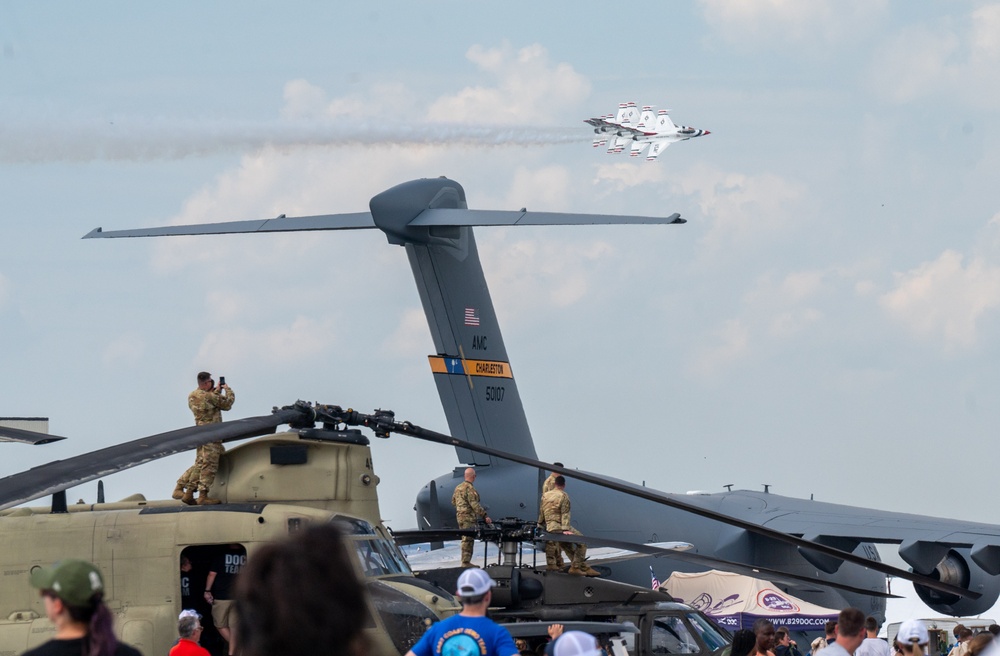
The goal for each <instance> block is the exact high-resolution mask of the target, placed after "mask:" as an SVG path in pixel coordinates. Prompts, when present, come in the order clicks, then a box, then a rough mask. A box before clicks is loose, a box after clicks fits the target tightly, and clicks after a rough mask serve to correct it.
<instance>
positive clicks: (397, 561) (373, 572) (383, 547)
mask: <svg viewBox="0 0 1000 656" xmlns="http://www.w3.org/2000/svg"><path fill="white" fill-rule="evenodd" d="M350 543H351V544H352V545H353V546H354V550H355V552H356V553H357V555H358V562H359V563H361V569H362V571H363V572H364V574H365V576H383V575H386V574H411V573H412V571H411V570H410V566H409V565H407V564H406V560H405V559H404V558H403V557H402V556H401V555H400V554H399V551H398V550H397V549H396V548H395V545H393V544H392V543H390V542H389V541H388V540H385V539H384V538H372V539H370V540H351V541H350Z"/></svg>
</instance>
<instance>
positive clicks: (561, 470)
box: [316, 405, 982, 599]
mask: <svg viewBox="0 0 1000 656" xmlns="http://www.w3.org/2000/svg"><path fill="white" fill-rule="evenodd" d="M316 411H317V414H322V415H323V416H325V417H327V418H328V419H330V420H333V421H339V422H341V423H345V424H349V425H358V426H365V427H367V428H370V429H372V431H374V433H375V436H376V437H388V436H389V435H390V434H391V433H399V434H401V435H409V436H410V437H416V438H418V439H422V440H426V441H428V442H435V443H437V444H444V445H447V446H453V447H457V448H461V449H468V450H470V451H475V452H477V453H482V454H485V455H490V456H494V457H496V458H500V459H503V460H509V461H511V462H517V463H520V464H522V465H527V466H529V467H537V468H539V469H545V470H547V471H553V472H556V473H557V474H562V475H563V476H567V477H570V478H573V479H576V480H581V481H585V482H587V483H591V484H593V485H599V486H601V487H605V488H608V489H611V490H615V491H618V492H622V493H624V494H628V495H630V496H633V497H637V498H640V499H646V500H647V501H652V502H654V503H659V504H661V505H665V506H668V507H671V508H676V509H678V510H683V511H685V512H689V513H691V514H694V515H699V516H701V517H705V518H707V519H711V520H714V521H717V522H720V523H723V524H727V525H729V526H735V527H737V528H741V529H743V530H745V531H747V532H749V533H754V534H756V535H760V536H763V537H767V538H771V539H773V540H776V541H778V542H783V543H785V544H789V545H792V546H795V547H798V548H801V549H806V550H810V551H815V552H818V553H821V554H824V555H826V556H830V557H831V558H836V559H839V560H843V561H846V562H849V563H853V564H855V565H860V566H861V567H866V568H868V569H871V570H874V571H876V572H881V573H882V574H886V575H889V576H896V577H898V578H901V579H904V580H907V581H910V582H912V583H917V584H920V585H922V586H924V587H927V588H930V589H932V590H938V591H940V592H945V593H948V594H952V595H958V596H960V597H967V598H969V599H979V598H980V597H981V596H982V595H981V594H980V593H978V592H974V591H972V590H967V589H965V588H962V587H959V586H954V585H950V584H947V583H942V582H941V581H939V580H937V579H933V578H931V577H929V576H923V575H922V574H917V573H916V572H908V571H906V570H903V569H900V568H898V567H893V566H891V565H887V564H885V563H882V562H879V561H874V560H868V559H867V558H864V557H863V556H858V555H855V554H853V553H850V552H848V551H843V550H841V549H837V548H835V547H831V546H828V545H825V544H820V543H818V542H812V541H810V540H805V539H803V538H800V537H796V536H794V535H791V534H789V533H783V532H781V531H776V530H774V529H770V528H767V527H766V526H762V525H760V524H755V523H753V522H748V521H745V520H742V519H739V518H737V517H732V516H730V515H726V514H723V513H720V512H716V511H714V510H709V509H707V508H701V507H699V506H696V505H693V504H690V503H687V502H685V501H681V500H680V499H678V498H676V495H670V494H667V493H664V492H659V491H657V490H653V489H651V488H647V487H641V486H638V485H634V484H632V483H627V482H625V481H619V480H613V479H609V478H606V477H604V476H600V475H597V474H591V473H589V472H585V471H580V470H577V469H567V468H566V467H559V466H557V465H555V464H552V463H547V462H542V461H541V460H535V459H534V458H528V457H526V456H521V455H517V454H514V453H508V452H506V451H501V450H500V449H494V448H492V447H488V446H483V445H480V444H473V443H472V442H467V441H465V440H460V439H458V438H456V437H452V436H450V435H446V434H444V433H438V432H436V431H432V430H428V429H426V428H421V427H420V426H417V425H415V424H411V423H410V422H398V421H396V419H395V413H393V412H392V411H389V410H376V411H375V413H374V414H371V415H366V414H362V413H359V412H357V411H355V410H350V409H348V410H346V411H345V410H343V409H342V408H341V407H340V406H319V405H318V406H316Z"/></svg>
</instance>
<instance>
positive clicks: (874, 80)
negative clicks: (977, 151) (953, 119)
mask: <svg viewBox="0 0 1000 656" xmlns="http://www.w3.org/2000/svg"><path fill="white" fill-rule="evenodd" d="M869 86H870V88H871V89H872V90H873V91H874V92H875V93H876V94H878V96H879V97H881V98H883V99H885V100H887V101H889V102H893V103H899V104H902V103H910V102H914V101H916V100H920V99H924V98H937V97H941V96H946V97H951V98H956V99H961V101H962V102H963V103H967V104H969V105H971V106H972V107H979V108H983V109H997V108H1000V4H996V3H992V4H987V5H984V6H981V7H979V8H977V9H975V10H973V11H972V12H970V13H969V14H967V15H965V16H963V17H962V18H961V19H960V20H957V21H956V20H954V19H947V20H945V19H941V20H939V21H937V22H935V23H933V24H918V25H911V26H907V27H906V28H904V29H903V30H900V32H899V33H898V34H896V35H895V36H894V37H893V38H891V39H888V40H887V42H886V43H885V44H884V45H883V46H882V47H881V48H880V49H879V51H878V52H876V54H875V56H874V58H873V64H872V67H871V71H870V73H869Z"/></svg>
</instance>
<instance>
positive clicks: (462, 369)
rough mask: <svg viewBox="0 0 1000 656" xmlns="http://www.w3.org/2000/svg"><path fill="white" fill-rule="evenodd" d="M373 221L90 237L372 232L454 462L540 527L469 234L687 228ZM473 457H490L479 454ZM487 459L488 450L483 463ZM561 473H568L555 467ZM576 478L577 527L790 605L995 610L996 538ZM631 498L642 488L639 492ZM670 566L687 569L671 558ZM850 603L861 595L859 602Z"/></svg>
mask: <svg viewBox="0 0 1000 656" xmlns="http://www.w3.org/2000/svg"><path fill="white" fill-rule="evenodd" d="M369 210H370V211H368V212H355V213H348V214H333V215H320V216H306V217H297V218H296V217H285V216H284V215H282V216H280V217H279V218H276V219H267V220H258V221H236V222H228V223H212V224H199V225H188V226H170V227H160V228H146V229H137V230H115V231H107V232H105V231H103V230H102V229H101V228H97V229H95V230H93V231H92V232H90V233H89V234H87V235H86V236H85V238H116V237H155V236H169V235H207V234H229V233H271V232H291V231H309V230H347V229H365V228H377V229H379V230H382V232H383V233H384V234H385V235H386V238H387V240H388V241H389V243H390V244H395V245H400V246H403V247H404V248H405V250H406V253H407V256H408V258H409V261H410V265H411V269H412V270H413V274H414V278H415V280H416V283H417V289H418V292H419V296H420V299H421V303H422V304H423V307H424V312H425V314H426V316H427V320H428V325H429V327H430V331H431V336H432V338H433V340H434V344H435V351H436V353H435V354H434V355H431V356H430V357H429V362H430V367H431V371H432V373H433V376H434V380H435V383H436V385H437V388H438V393H439V396H440V398H441V402H442V405H443V407H444V411H445V415H446V417H447V420H448V425H449V430H450V432H451V433H452V434H453V435H460V436H462V437H463V438H464V440H463V441H462V445H458V444H455V447H456V453H457V455H458V460H459V462H461V463H465V464H468V465H472V466H474V467H475V468H476V469H477V480H476V486H477V488H478V489H480V491H481V493H482V494H483V497H484V498H485V499H488V500H489V502H490V503H491V504H492V506H491V508H490V512H491V513H492V514H493V515H496V516H520V517H529V518H530V517H531V516H533V514H534V513H536V512H537V509H538V497H539V495H538V492H539V490H540V487H541V482H542V475H541V473H540V472H539V471H538V469H537V468H536V466H535V465H534V464H532V463H537V460H535V457H536V452H535V447H534V442H533V440H532V436H531V433H530V430H529V429H528V423H527V419H526V416H525V413H524V409H523V406H522V404H521V399H520V395H519V393H518V389H517V384H516V381H515V379H514V375H513V373H512V370H511V366H510V362H509V359H508V356H507V352H506V348H505V346H504V341H503V337H502V335H501V333H500V328H499V325H498V322H497V317H496V313H495V311H494V308H493V303H492V300H491V298H490V294H489V290H488V286H487V284H486V280H485V276H484V274H483V270H482V265H481V264H480V261H479V255H478V252H477V248H476V242H475V238H474V235H473V232H472V228H473V226H498V225H503V226H514V225H517V226H524V225H589V224H630V223H633V224H635V223H638V224H681V223H684V222H685V221H684V219H682V218H681V217H680V215H679V214H677V213H674V214H671V215H668V216H665V217H648V216H613V215H587V214H564V213H553V212H529V211H527V210H526V209H524V208H522V209H521V210H517V211H503V210H470V209H468V205H467V203H466V196H465V190H464V189H463V188H462V186H461V185H459V184H458V183H457V182H455V181H453V180H449V179H447V178H434V179H421V180H413V181H410V182H406V183H403V184H400V185H397V186H396V187H393V188H391V189H388V190H386V191H384V192H382V193H380V194H377V195H376V196H374V197H373V198H372V199H371V201H370V203H369ZM468 445H475V446H477V447H484V450H479V451H475V450H473V449H471V448H469V446H468ZM489 449H493V450H492V451H489ZM463 469H464V466H462V467H459V468H457V469H455V470H454V471H453V472H451V473H448V474H445V475H443V476H440V477H438V478H436V479H434V480H432V481H430V483H428V485H427V486H425V487H424V489H423V490H421V491H420V493H419V494H418V497H417V507H416V509H417V522H418V525H419V527H420V528H426V529H439V528H454V527H455V522H454V516H453V513H452V511H451V509H450V507H449V505H448V500H449V499H450V496H451V491H452V490H453V489H454V487H455V486H456V485H458V484H459V483H460V482H461V480H462V475H461V471H462V470H463ZM556 471H559V470H556ZM559 473H564V474H566V475H569V476H575V477H576V478H577V479H578V480H579V481H580V484H579V485H577V486H576V487H574V488H573V491H572V496H573V500H574V509H575V510H577V511H578V516H581V517H584V518H586V519H585V521H587V522H589V523H588V524H587V525H582V524H581V526H580V528H581V529H582V530H583V531H584V532H587V533H590V534H595V535H599V536H600V537H602V538H610V539H613V540H621V541H627V542H631V543H644V542H658V541H662V540H686V541H690V542H692V543H694V544H696V545H697V547H696V548H697V549H698V550H699V551H700V555H711V556H713V557H715V558H721V559H725V560H728V561H731V562H735V563H740V564H742V565H744V566H745V567H748V568H751V569H757V568H773V569H776V570H780V571H783V572H786V573H789V574H795V575H799V576H802V577H805V579H808V580H811V581H815V580H817V579H818V580H820V581H822V582H823V583H822V584H821V585H817V584H816V583H815V582H813V583H803V584H796V585H793V584H789V587H787V588H784V589H785V591H786V592H793V593H794V594H795V595H796V596H799V597H801V598H803V599H806V600H808V601H811V602H813V603H817V604H820V605H824V606H827V607H844V606H848V605H852V606H857V607H859V608H862V609H864V610H865V611H867V612H868V613H869V614H871V615H874V616H876V617H879V618H884V613H885V602H884V596H883V595H881V594H880V593H883V592H884V591H885V588H886V576H895V577H898V578H902V579H904V580H909V581H911V582H913V583H914V585H915V589H916V591H917V593H918V595H919V596H920V597H921V599H922V600H923V601H924V602H925V603H926V604H927V605H928V606H930V607H931V608H933V609H935V610H937V611H939V612H941V613H946V614H951V615H973V614H976V613H979V612H981V611H982V610H984V609H986V608H989V607H990V606H991V605H992V604H993V603H994V602H995V601H996V600H997V598H998V597H1000V527H998V526H994V525H989V524H981V523H976V522H964V521H956V520H949V519H938V518H931V517H922V516H917V515H908V514H902V513H894V512H887V511H880V510H871V509H865V508H853V507H848V506H841V505H836V504H829V503H820V502H814V501H812V500H802V499H793V498H789V497H783V496H779V495H774V494H767V493H763V494H762V493H759V492H752V491H747V490H736V491H729V492H724V493H716V494H704V495H695V496H691V495H680V494H668V493H662V492H657V491H654V490H648V489H645V488H643V489H641V490H640V489H632V490H630V491H629V494H633V496H636V497H638V498H639V500H638V501H636V500H635V499H634V498H628V497H624V496H622V492H623V490H622V489H610V490H609V489H608V488H607V487H604V486H600V485H597V484H596V483H595V482H594V480H592V479H588V478H587V477H586V476H583V475H581V474H583V473H582V472H571V471H569V470H563V471H559ZM631 487H632V488H638V487H639V486H631ZM875 543H888V544H899V545H900V547H899V554H900V556H901V557H902V558H903V560H904V561H906V562H907V563H908V564H909V565H910V566H911V567H912V568H913V571H912V572H910V571H905V570H903V569H900V568H896V567H890V566H888V565H885V564H884V563H882V562H881V560H880V557H879V554H878V551H877V549H876V547H875ZM666 566H667V567H670V568H673V569H679V570H685V569H688V570H689V569H692V568H693V567H703V566H692V565H691V564H690V562H682V561H679V560H676V559H671V560H670V561H669V562H668V563H666ZM647 567H648V562H641V561H635V560H633V561H623V562H622V563H619V564H617V565H615V566H613V567H611V568H610V569H609V571H608V572H607V574H608V575H609V576H610V577H613V578H615V579H618V580H623V581H630V582H633V583H641V582H642V581H643V580H644V579H645V577H646V568H647ZM852 590H853V591H852Z"/></svg>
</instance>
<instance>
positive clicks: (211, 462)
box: [177, 388, 236, 495]
mask: <svg viewBox="0 0 1000 656" xmlns="http://www.w3.org/2000/svg"><path fill="white" fill-rule="evenodd" d="M235 401H236V393H235V392H233V390H232V389H231V388H227V392H226V394H225V395H222V394H221V393H220V392H219V391H218V390H203V389H201V388H198V389H196V390H195V391H193V392H191V393H190V394H188V407H189V408H190V409H191V412H192V413H193V414H194V423H195V425H196V426H204V425H205V424H218V423H219V422H221V421H222V411H223V410H229V409H230V408H232V407H233V403H234V402H235ZM225 451H226V447H224V446H222V442H211V443H209V444H203V445H201V446H199V447H198V450H197V451H196V452H195V459H194V464H193V465H192V466H191V467H189V468H188V470H187V471H186V472H184V473H183V474H181V477H180V478H179V479H177V485H178V487H184V488H186V489H191V490H194V489H197V490H198V491H199V492H200V494H202V495H207V494H208V488H210V487H212V483H213V482H214V481H215V475H216V474H217V473H218V471H219V457H220V456H221V455H222V454H223V453H225Z"/></svg>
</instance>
